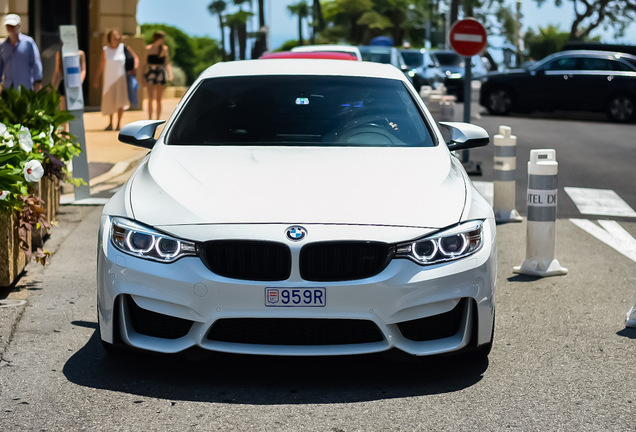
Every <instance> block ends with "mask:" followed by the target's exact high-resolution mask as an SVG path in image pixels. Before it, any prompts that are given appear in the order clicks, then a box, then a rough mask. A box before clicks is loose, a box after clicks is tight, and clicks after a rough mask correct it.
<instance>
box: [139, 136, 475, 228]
mask: <svg viewBox="0 0 636 432" xmlns="http://www.w3.org/2000/svg"><path fill="white" fill-rule="evenodd" d="M451 158H452V156H451V155H450V153H449V152H448V150H447V149H446V148H444V147H431V148H381V147H373V148H360V147H334V148H325V147H236V146H165V145H159V144H158V145H157V146H156V147H155V149H153V151H152V154H151V156H150V157H149V158H147V159H146V160H145V161H144V162H143V163H142V165H141V166H140V167H139V169H138V170H137V172H136V174H135V175H134V177H133V178H132V179H131V183H130V200H131V201H130V202H131V208H132V211H133V216H134V218H135V219H136V220H138V221H140V222H143V223H146V224H149V225H152V226H161V225H164V226H167V225H181V224H229V223H232V224H237V223H239V224H240V223H245V224H253V223H288V224H303V223H304V224H310V223H316V224H356V225H387V226H409V227H428V228H441V227H445V226H448V225H450V224H453V223H456V222H458V221H459V219H460V217H461V214H462V211H463V209H464V206H465V201H466V184H465V180H464V176H463V175H462V173H461V170H460V168H458V167H457V166H456V164H454V163H451Z"/></svg>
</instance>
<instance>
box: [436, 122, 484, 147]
mask: <svg viewBox="0 0 636 432" xmlns="http://www.w3.org/2000/svg"><path fill="white" fill-rule="evenodd" d="M439 124H440V125H441V126H443V127H445V128H446V129H448V131H449V132H450V134H451V138H450V140H449V141H448V142H447V143H446V145H447V146H448V149H449V150H450V151H456V150H464V149H469V148H475V147H483V146H486V145H488V143H489V142H490V137H489V136H488V132H486V130H485V129H484V128H482V127H480V126H475V125H474V124H470V123H460V122H440V123H439Z"/></svg>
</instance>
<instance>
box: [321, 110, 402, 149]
mask: <svg viewBox="0 0 636 432" xmlns="http://www.w3.org/2000/svg"><path fill="white" fill-rule="evenodd" d="M396 132H398V128H397V125H394V124H392V123H390V122H389V121H388V120H387V119H386V117H384V116H383V115H380V114H373V115H367V116H362V117H359V118H357V119H355V120H354V121H353V122H349V123H346V124H345V125H344V126H340V127H339V128H338V129H336V130H334V131H331V132H330V133H328V134H327V135H325V138H324V140H323V141H325V142H337V143H342V144H348V145H353V146H355V145H359V146H365V145H367V146H387V147H389V146H395V145H406V143H404V141H402V140H401V139H399V138H398V137H397V136H396V135H395V133H396Z"/></svg>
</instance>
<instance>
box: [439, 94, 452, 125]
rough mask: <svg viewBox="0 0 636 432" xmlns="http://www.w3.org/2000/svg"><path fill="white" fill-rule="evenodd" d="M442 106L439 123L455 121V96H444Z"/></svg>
mask: <svg viewBox="0 0 636 432" xmlns="http://www.w3.org/2000/svg"><path fill="white" fill-rule="evenodd" d="M441 105H442V107H441V108H442V110H441V112H440V120H439V121H453V120H454V119H455V96H443V97H442V101H441Z"/></svg>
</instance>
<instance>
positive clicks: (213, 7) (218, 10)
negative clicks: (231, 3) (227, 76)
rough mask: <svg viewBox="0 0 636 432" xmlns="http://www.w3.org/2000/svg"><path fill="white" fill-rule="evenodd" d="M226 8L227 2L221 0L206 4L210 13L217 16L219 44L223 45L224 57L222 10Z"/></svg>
mask: <svg viewBox="0 0 636 432" xmlns="http://www.w3.org/2000/svg"><path fill="white" fill-rule="evenodd" d="M226 8H227V3H225V2H224V1H223V0H215V1H213V2H212V3H210V4H209V5H208V11H210V13H211V14H212V15H217V16H218V17H219V28H220V29H221V46H222V47H223V57H225V21H224V20H223V12H225V9H226Z"/></svg>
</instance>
